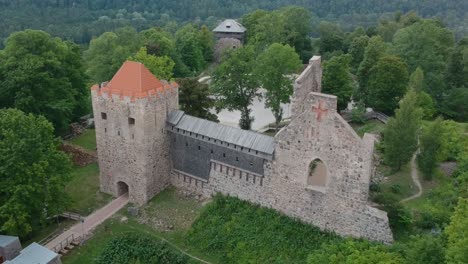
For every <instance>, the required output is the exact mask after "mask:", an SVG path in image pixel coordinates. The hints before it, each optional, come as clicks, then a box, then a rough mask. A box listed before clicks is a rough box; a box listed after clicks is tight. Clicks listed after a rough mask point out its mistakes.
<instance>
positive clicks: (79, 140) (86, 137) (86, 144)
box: [70, 129, 96, 151]
mask: <svg viewBox="0 0 468 264" xmlns="http://www.w3.org/2000/svg"><path fill="white" fill-rule="evenodd" d="M70 142H71V143H72V144H74V145H78V146H80V147H82V148H84V149H87V150H90V151H96V134H95V131H94V129H87V130H86V131H85V132H84V133H83V134H81V135H79V136H78V137H76V138H73V139H72V140H71V141H70Z"/></svg>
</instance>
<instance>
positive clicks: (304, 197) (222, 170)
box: [171, 57, 393, 243]
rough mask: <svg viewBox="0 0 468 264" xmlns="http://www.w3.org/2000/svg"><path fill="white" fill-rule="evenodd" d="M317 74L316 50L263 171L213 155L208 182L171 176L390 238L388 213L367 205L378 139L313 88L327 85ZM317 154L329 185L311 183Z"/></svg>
mask: <svg viewBox="0 0 468 264" xmlns="http://www.w3.org/2000/svg"><path fill="white" fill-rule="evenodd" d="M319 75H321V67H320V57H314V58H312V60H311V65H310V66H309V67H308V68H307V69H306V70H305V73H303V74H302V75H301V76H300V77H299V78H298V81H296V86H295V89H296V90H295V92H294V99H293V102H294V103H295V104H297V105H295V106H294V105H293V109H295V110H294V111H295V112H294V116H293V118H292V121H291V123H290V124H289V125H288V126H286V127H284V128H283V129H282V130H281V131H280V132H279V133H278V134H277V136H276V137H275V143H276V144H275V145H276V148H275V152H274V159H273V161H266V162H265V165H264V177H261V176H260V175H258V176H256V175H255V174H253V173H251V172H249V171H243V170H242V169H240V168H236V167H233V166H230V165H227V164H223V163H222V162H219V161H216V160H212V161H211V171H210V177H209V180H208V182H206V183H204V184H203V185H199V186H197V187H194V186H193V182H192V181H189V180H187V178H190V176H189V175H185V178H184V179H185V180H181V179H182V178H181V177H178V178H176V177H172V178H171V182H172V184H173V185H175V186H177V187H179V188H186V189H189V190H191V191H194V192H198V193H201V194H203V195H206V196H209V195H212V194H214V193H215V192H221V193H224V194H228V195H232V196H237V197H239V198H241V199H244V200H248V201H251V202H254V203H257V204H260V205H262V206H265V207H270V208H274V209H276V210H278V211H280V212H283V213H285V214H286V215H289V216H292V217H296V218H298V219H301V220H302V221H304V222H307V223H312V224H314V225H315V226H318V227H319V228H321V229H323V230H331V231H334V232H336V233H338V234H340V235H344V236H353V237H364V238H367V239H370V240H375V241H381V242H384V243H391V242H392V241H393V236H392V233H391V230H390V227H389V224H388V218H387V215H386V213H385V212H383V211H381V210H378V209H376V208H372V207H370V206H369V205H368V194H369V193H368V189H369V182H370V177H371V166H372V154H373V149H374V139H373V137H372V136H371V135H367V134H366V135H365V136H364V138H363V139H361V138H360V137H359V136H358V135H357V134H356V133H355V132H354V130H353V129H352V128H351V127H350V126H349V124H348V123H347V122H346V121H345V120H344V119H343V118H342V117H341V116H340V115H339V114H338V113H337V110H336V109H337V108H336V104H337V99H336V97H335V96H332V95H326V94H321V93H317V92H314V91H320V90H321V89H320V82H319V81H320V79H321V77H320V76H319ZM301 89H302V90H301ZM298 97H300V98H298ZM315 159H320V160H321V161H322V162H323V163H324V164H325V166H326V168H327V181H326V182H327V183H326V186H310V185H308V182H307V178H308V175H309V171H310V164H311V162H312V161H313V160H315ZM249 174H250V176H248V175H249ZM254 179H255V180H254ZM259 179H261V180H259Z"/></svg>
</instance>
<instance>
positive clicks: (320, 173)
mask: <svg viewBox="0 0 468 264" xmlns="http://www.w3.org/2000/svg"><path fill="white" fill-rule="evenodd" d="M307 185H312V186H320V187H326V186H327V167H326V166H325V163H323V161H321V160H320V159H314V160H313V161H312V162H311V163H310V164H309V173H308V176H307Z"/></svg>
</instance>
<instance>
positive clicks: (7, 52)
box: [0, 30, 89, 133]
mask: <svg viewBox="0 0 468 264" xmlns="http://www.w3.org/2000/svg"><path fill="white" fill-rule="evenodd" d="M86 81H87V80H86V75H85V73H84V67H83V63H82V61H81V57H80V50H79V47H78V46H76V45H75V44H73V43H70V42H64V41H62V40H60V39H58V38H53V37H51V36H50V35H49V34H47V33H45V32H43V31H37V30H26V31H21V32H17V33H14V34H12V35H11V36H10V37H9V38H8V39H7V41H6V46H5V49H4V50H2V51H0V108H5V107H15V108H17V109H20V110H22V111H24V112H27V113H34V114H40V115H44V116H45V117H46V118H47V119H48V120H49V121H51V122H52V123H53V125H54V127H55V130H56V132H57V133H64V132H66V131H67V129H68V124H69V123H70V122H71V121H73V120H75V119H77V118H78V117H80V116H81V115H84V114H86V113H87V112H88V111H89V107H88V105H89V104H88V102H87V99H88V94H89V92H88V89H87V87H86Z"/></svg>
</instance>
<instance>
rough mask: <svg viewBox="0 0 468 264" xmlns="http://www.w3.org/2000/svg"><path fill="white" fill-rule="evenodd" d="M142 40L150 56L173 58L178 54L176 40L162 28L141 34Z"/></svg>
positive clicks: (151, 29) (148, 30)
mask: <svg viewBox="0 0 468 264" xmlns="http://www.w3.org/2000/svg"><path fill="white" fill-rule="evenodd" d="M140 38H141V42H142V43H143V45H144V46H145V47H146V50H147V52H148V54H151V55H154V56H169V57H172V56H173V54H174V53H176V47H175V39H174V37H173V36H172V35H171V33H169V32H166V31H164V30H162V29H161V28H150V29H147V30H144V31H142V32H140Z"/></svg>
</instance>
